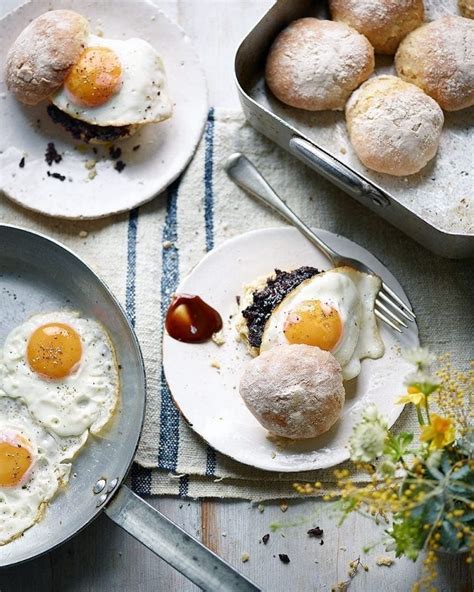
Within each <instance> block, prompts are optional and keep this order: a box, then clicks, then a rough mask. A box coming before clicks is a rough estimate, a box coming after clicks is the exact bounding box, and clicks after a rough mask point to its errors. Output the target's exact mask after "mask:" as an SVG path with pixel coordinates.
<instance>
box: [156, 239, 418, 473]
mask: <svg viewBox="0 0 474 592" xmlns="http://www.w3.org/2000/svg"><path fill="white" fill-rule="evenodd" d="M318 233H319V234H320V236H321V238H322V239H323V240H325V241H326V242H327V243H328V244H329V245H330V246H331V247H333V248H334V249H336V250H338V251H340V252H341V253H346V254H348V255H350V256H351V257H355V258H359V259H360V260H361V261H363V262H364V263H366V264H367V265H369V266H370V267H371V268H372V269H373V270H374V271H375V272H377V273H378V274H379V275H380V276H381V277H382V278H383V280H384V281H385V282H386V283H387V284H388V285H389V286H391V287H392V288H393V289H394V290H395V291H396V292H397V293H398V294H400V295H401V296H402V297H404V292H403V289H402V287H401V286H400V284H399V283H398V282H397V280H396V279H395V278H394V277H393V275H392V274H391V273H390V272H389V271H388V269H386V268H385V267H384V266H383V265H382V263H380V261H378V260H377V259H376V258H375V257H374V256H373V255H371V254H370V253H369V252H368V251H366V250H365V249H363V248H362V247H360V246H359V245H357V244H355V243H353V242H351V241H349V240H348V239H346V238H343V237H341V236H337V235H335V234H332V233H330V232H327V231H324V230H319V231H318ZM301 265H313V266H314V267H318V268H320V269H328V268H329V267H330V263H329V261H328V260H327V259H326V258H325V257H324V255H322V254H321V253H320V252H319V251H317V250H316V249H315V248H314V247H313V246H312V245H311V244H310V243H309V242H308V241H307V240H306V239H305V238H304V237H302V236H301V235H300V234H299V233H298V231H297V230H295V229H293V228H270V229H266V230H258V231H254V232H249V233H247V234H243V235H241V236H238V237H236V238H234V239H231V240H229V241H227V242H226V243H224V244H223V245H222V246H220V247H219V248H217V249H215V250H213V251H211V252H210V253H209V255H207V256H206V257H205V258H204V259H203V260H202V261H201V263H200V264H199V265H198V266H197V267H196V268H195V269H194V270H193V271H192V273H191V274H190V275H189V276H188V277H187V278H186V279H185V280H184V281H183V282H182V284H181V285H180V286H179V289H178V292H185V293H189V294H198V295H199V296H201V297H202V298H204V300H205V301H206V302H208V303H209V304H210V305H211V306H213V307H215V308H216V309H217V310H218V311H219V312H220V313H221V315H222V318H223V319H224V325H225V326H224V336H225V343H224V344H223V345H221V346H217V345H216V344H215V343H213V342H208V343H204V344H186V343H181V342H179V341H176V340H174V339H172V338H171V337H169V336H168V335H166V334H165V337H164V342H163V361H164V368H165V374H166V379H167V381H168V384H169V386H170V389H171V393H172V395H173V398H174V400H175V402H176V404H177V405H178V407H179V408H180V410H181V412H182V414H183V415H184V416H185V417H186V419H187V420H188V421H189V422H190V424H191V425H192V428H193V429H194V430H195V431H196V432H197V433H198V434H199V435H200V436H202V437H203V438H204V439H205V440H206V441H207V442H209V444H211V445H212V446H213V447H214V448H216V449H217V450H219V452H222V453H223V454H226V455H228V456H230V457H232V458H233V459H235V460H238V461H240V462H242V463H245V464H247V465H251V466H254V467H258V468H260V469H266V470H269V471H281V472H290V471H307V470H312V469H320V468H327V467H331V466H334V465H337V464H338V463H340V462H342V461H344V460H346V459H347V458H348V456H349V455H348V451H347V448H346V445H347V441H348V438H349V435H350V433H351V431H352V427H353V426H354V424H355V423H357V421H358V419H359V417H360V415H361V412H362V411H363V409H364V408H365V407H366V406H367V405H368V404H369V403H371V402H373V403H375V404H376V405H377V407H378V408H379V410H380V412H381V413H383V414H384V415H385V416H386V417H387V420H388V423H389V425H393V423H394V422H395V420H396V419H397V417H398V416H399V415H400V413H401V411H402V406H401V405H397V404H395V400H396V398H397V397H398V396H399V395H400V393H401V392H403V389H404V387H403V380H404V377H405V376H406V375H407V374H408V373H409V372H410V371H411V370H412V367H411V365H410V364H408V362H406V361H405V360H404V359H403V358H402V357H401V349H402V348H409V347H415V346H416V345H418V343H419V341H418V329H417V327H416V325H415V324H412V326H411V327H410V330H408V331H405V333H404V334H403V335H399V334H398V333H395V332H394V331H392V330H390V329H388V328H387V327H385V326H384V325H383V326H381V327H380V332H381V336H382V338H383V340H384V343H385V354H384V356H383V357H382V358H380V359H379V360H364V361H363V362H362V370H361V373H360V375H359V376H358V378H356V379H354V380H352V381H350V382H347V383H346V403H345V406H344V410H343V413H342V416H341V418H340V420H339V421H338V422H337V423H336V424H335V426H334V427H333V428H332V429H331V430H330V431H329V432H327V434H324V435H323V436H321V437H319V438H314V439H311V440H306V441H297V442H294V443H292V444H291V445H289V446H284V447H281V446H277V445H276V443H275V442H274V441H272V440H270V439H269V438H268V437H267V431H266V430H265V429H264V428H263V427H262V426H261V425H260V424H259V423H258V421H257V420H256V419H255V418H254V417H253V415H252V414H251V413H250V411H248V409H247V408H246V406H245V404H244V403H243V401H242V399H241V398H240V395H239V390H238V385H239V381H240V377H241V375H242V372H243V370H244V367H245V364H246V363H247V362H248V361H249V360H250V356H249V354H248V353H247V350H246V348H245V346H244V345H243V343H241V342H238V341H237V340H236V332H235V329H234V326H233V321H232V319H230V316H231V315H234V314H235V312H236V298H235V297H236V295H238V294H240V293H241V292H242V286H243V285H244V284H246V283H249V282H250V281H251V280H253V279H255V278H257V277H259V276H262V275H265V274H268V273H270V272H271V271H272V270H273V269H274V268H276V267H277V268H279V269H294V268H296V267H299V266H301ZM224 270H225V273H224ZM217 278H220V279H217ZM405 300H406V301H407V302H408V300H407V298H406V296H405ZM216 365H218V366H220V368H216V367H215V366H216Z"/></svg>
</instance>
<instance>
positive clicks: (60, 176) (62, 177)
mask: <svg viewBox="0 0 474 592" xmlns="http://www.w3.org/2000/svg"><path fill="white" fill-rule="evenodd" d="M47 173H48V177H53V179H59V180H60V181H65V180H66V175H60V174H59V173H50V172H49V171H47Z"/></svg>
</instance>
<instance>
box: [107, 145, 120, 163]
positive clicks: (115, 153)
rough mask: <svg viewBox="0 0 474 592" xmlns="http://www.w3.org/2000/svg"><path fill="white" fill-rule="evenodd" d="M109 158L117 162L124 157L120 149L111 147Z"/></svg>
mask: <svg viewBox="0 0 474 592" xmlns="http://www.w3.org/2000/svg"><path fill="white" fill-rule="evenodd" d="M109 156H110V158H111V159H112V160H117V159H118V158H120V157H121V156H122V149H121V148H119V147H117V148H116V147H115V146H111V147H110V148H109Z"/></svg>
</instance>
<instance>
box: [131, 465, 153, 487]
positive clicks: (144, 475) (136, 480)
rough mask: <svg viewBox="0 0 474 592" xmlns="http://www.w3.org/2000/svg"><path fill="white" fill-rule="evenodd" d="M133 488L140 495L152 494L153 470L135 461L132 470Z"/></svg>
mask: <svg viewBox="0 0 474 592" xmlns="http://www.w3.org/2000/svg"><path fill="white" fill-rule="evenodd" d="M131 478H132V489H133V491H134V492H135V493H137V494H138V495H151V470H150V469H146V468H145V467H141V466H140V465H137V463H133V465H132V471H131Z"/></svg>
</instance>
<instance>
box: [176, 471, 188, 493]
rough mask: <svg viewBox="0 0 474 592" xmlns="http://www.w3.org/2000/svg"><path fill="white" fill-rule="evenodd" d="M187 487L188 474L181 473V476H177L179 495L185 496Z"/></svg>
mask: <svg viewBox="0 0 474 592" xmlns="http://www.w3.org/2000/svg"><path fill="white" fill-rule="evenodd" d="M188 489H189V476H188V475H183V476H182V477H180V478H179V489H178V493H179V497H186V496H187V495H188Z"/></svg>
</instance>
